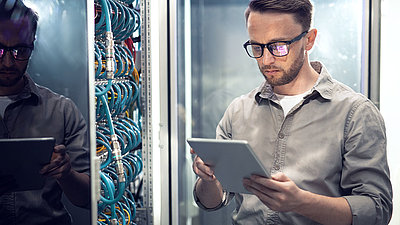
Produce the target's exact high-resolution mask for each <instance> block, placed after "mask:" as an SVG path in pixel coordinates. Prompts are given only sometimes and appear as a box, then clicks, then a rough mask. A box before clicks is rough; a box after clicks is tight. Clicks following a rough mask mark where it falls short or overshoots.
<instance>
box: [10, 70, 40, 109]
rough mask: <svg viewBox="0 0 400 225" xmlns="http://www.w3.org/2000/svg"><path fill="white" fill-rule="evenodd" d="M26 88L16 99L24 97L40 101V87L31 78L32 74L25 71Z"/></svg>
mask: <svg viewBox="0 0 400 225" xmlns="http://www.w3.org/2000/svg"><path fill="white" fill-rule="evenodd" d="M23 79H24V82H25V83H24V88H23V89H22V91H21V92H20V93H19V94H18V96H17V98H16V100H22V99H32V101H33V102H34V103H35V104H37V103H38V102H39V98H40V97H39V96H40V95H39V89H38V87H37V86H36V84H35V82H34V81H33V80H32V78H30V76H29V75H28V74H27V73H25V74H24V77H23Z"/></svg>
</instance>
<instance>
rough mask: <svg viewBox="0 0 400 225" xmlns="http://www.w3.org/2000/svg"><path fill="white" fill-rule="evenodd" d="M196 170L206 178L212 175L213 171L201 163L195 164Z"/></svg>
mask: <svg viewBox="0 0 400 225" xmlns="http://www.w3.org/2000/svg"><path fill="white" fill-rule="evenodd" d="M197 168H198V169H199V170H200V171H202V172H203V173H205V174H207V175H208V176H213V175H214V171H213V170H212V169H211V167H209V166H208V165H206V164H204V163H203V162H197Z"/></svg>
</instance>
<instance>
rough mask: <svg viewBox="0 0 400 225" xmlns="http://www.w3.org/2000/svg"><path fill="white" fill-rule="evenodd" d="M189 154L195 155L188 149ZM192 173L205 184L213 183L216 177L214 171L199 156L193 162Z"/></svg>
mask: <svg viewBox="0 0 400 225" xmlns="http://www.w3.org/2000/svg"><path fill="white" fill-rule="evenodd" d="M190 153H191V154H196V153H195V152H194V150H193V149H190ZM192 167H193V172H194V173H195V174H197V175H198V176H199V177H200V178H201V179H202V180H203V181H205V182H215V181H216V177H215V176H214V171H213V170H212V169H211V168H210V167H209V166H208V165H206V164H205V163H204V162H203V160H201V159H200V157H199V156H197V155H196V156H195V157H194V160H193V165H192Z"/></svg>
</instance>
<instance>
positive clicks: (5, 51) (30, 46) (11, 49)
mask: <svg viewBox="0 0 400 225" xmlns="http://www.w3.org/2000/svg"><path fill="white" fill-rule="evenodd" d="M18 48H27V49H30V50H31V52H30V53H29V56H28V57H27V58H23V59H19V58H17V57H16V56H15V55H14V53H12V54H11V55H12V56H13V58H14V59H15V60H18V61H25V60H28V59H29V57H31V55H32V51H33V49H34V45H29V46H13V47H6V46H3V45H1V44H0V49H3V50H4V52H3V54H2V55H0V59H2V58H3V57H4V55H5V54H6V53H7V52H13V51H15V50H17V51H18ZM17 53H18V52H17Z"/></svg>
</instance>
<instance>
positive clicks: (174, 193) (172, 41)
mask: <svg viewBox="0 0 400 225" xmlns="http://www.w3.org/2000/svg"><path fill="white" fill-rule="evenodd" d="M168 4H169V5H168V8H169V11H168V21H169V24H168V28H169V29H168V35H169V36H168V40H169V42H168V46H169V52H168V57H169V83H170V85H169V88H170V93H169V102H170V110H169V114H170V134H171V135H170V150H169V151H170V156H171V158H170V165H171V168H170V182H171V186H170V187H171V189H170V195H171V197H170V224H179V194H178V193H179V169H178V168H179V167H178V118H179V115H178V107H177V106H178V103H177V100H178V93H177V89H178V88H177V85H178V74H177V73H178V52H177V49H178V47H177V1H176V0H169V1H168ZM173 174H174V175H175V176H173Z"/></svg>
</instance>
